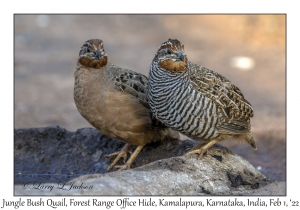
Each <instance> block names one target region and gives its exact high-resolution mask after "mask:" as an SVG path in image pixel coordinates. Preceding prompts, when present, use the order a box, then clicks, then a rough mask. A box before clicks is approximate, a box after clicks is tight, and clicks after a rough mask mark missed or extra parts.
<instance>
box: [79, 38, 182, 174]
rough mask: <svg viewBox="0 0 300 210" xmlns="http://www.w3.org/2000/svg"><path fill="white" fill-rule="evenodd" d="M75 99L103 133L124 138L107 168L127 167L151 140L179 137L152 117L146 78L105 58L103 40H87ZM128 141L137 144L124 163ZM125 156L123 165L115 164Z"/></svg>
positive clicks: (81, 60) (80, 63)
mask: <svg viewBox="0 0 300 210" xmlns="http://www.w3.org/2000/svg"><path fill="white" fill-rule="evenodd" d="M75 70H76V71H75V85H74V100H75V104H76V106H77V109H78V111H79V112H80V114H81V115H82V116H83V117H84V118H85V119H86V120H87V121H88V122H89V123H90V124H91V125H93V126H94V127H95V128H96V129H98V130H99V131H100V132H101V133H103V134H104V135H106V136H108V137H111V138H116V139H119V140H122V141H124V142H126V145H125V147H124V148H123V149H122V150H121V151H119V152H115V153H112V154H109V155H107V156H117V157H116V158H115V160H114V161H113V162H112V163H111V164H110V166H109V167H108V170H109V169H111V168H113V167H116V168H120V169H128V168H130V167H131V165H132V163H133V161H134V160H135V158H136V157H137V155H138V154H139V152H140V151H141V150H142V148H143V147H144V146H145V144H147V143H149V142H153V141H159V140H164V139H178V138H179V134H178V132H175V131H173V130H171V129H169V128H167V127H165V126H164V125H163V124H161V123H160V122H158V121H156V119H155V118H152V116H151V113H150V107H149V104H148V100H147V97H146V90H147V84H148V79H147V77H146V76H144V75H142V74H139V73H136V72H134V71H131V70H128V69H124V68H120V67H117V66H115V65H113V64H111V63H110V62H108V57H107V54H106V53H105V51H104V46H103V42H102V40H99V39H91V40H88V41H86V42H85V43H84V44H83V46H82V47H81V49H80V52H79V57H78V62H77V67H76V69H75ZM131 145H134V146H137V148H136V149H135V151H134V152H133V153H132V155H131V156H130V158H129V159H128V161H127V162H126V163H125V160H126V158H127V153H128V152H129V148H130V146H131ZM122 157H123V158H124V163H125V164H124V165H122V166H119V165H116V164H117V162H118V161H119V160H120V159H121V158H122Z"/></svg>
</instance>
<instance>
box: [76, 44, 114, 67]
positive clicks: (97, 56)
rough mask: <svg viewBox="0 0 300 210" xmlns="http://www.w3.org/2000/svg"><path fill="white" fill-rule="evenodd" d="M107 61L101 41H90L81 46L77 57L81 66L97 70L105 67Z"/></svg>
mask: <svg viewBox="0 0 300 210" xmlns="http://www.w3.org/2000/svg"><path fill="white" fill-rule="evenodd" d="M107 60H108V58H107V55H106V53H105V51H104V44H103V41H102V40H101V39H90V40H87V41H86V42H85V43H84V44H83V45H82V47H81V49H80V52H79V57H78V62H79V63H80V64H81V65H83V66H86V67H90V68H96V69H99V68H101V67H103V66H106V64H107Z"/></svg>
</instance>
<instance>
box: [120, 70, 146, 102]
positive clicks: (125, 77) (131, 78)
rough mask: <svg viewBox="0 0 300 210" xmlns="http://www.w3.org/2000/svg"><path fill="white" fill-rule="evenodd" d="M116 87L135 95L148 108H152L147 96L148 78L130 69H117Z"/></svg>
mask: <svg viewBox="0 0 300 210" xmlns="http://www.w3.org/2000/svg"><path fill="white" fill-rule="evenodd" d="M115 70H116V71H115V75H114V82H115V88H117V89H118V90H120V91H123V92H126V93H128V94H131V95H133V96H135V97H136V98H137V99H138V100H139V101H140V103H141V104H142V105H143V106H145V107H146V108H150V106H149V103H148V99H147V96H146V91H147V85H148V78H147V77H146V76H145V75H143V74H139V73H137V72H134V71H132V70H129V69H121V68H118V69H115Z"/></svg>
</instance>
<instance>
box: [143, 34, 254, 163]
mask: <svg viewBox="0 0 300 210" xmlns="http://www.w3.org/2000/svg"><path fill="white" fill-rule="evenodd" d="M148 99H149V104H150V107H151V111H152V112H153V114H154V115H155V117H156V118H157V119H158V120H160V121H161V122H163V123H164V124H165V125H166V126H168V127H170V128H172V129H174V130H177V131H180V132H181V133H183V134H185V135H187V136H189V137H191V138H192V139H195V140H199V141H200V144H199V145H197V146H196V147H195V148H193V149H192V150H191V151H189V152H188V154H191V153H199V158H201V157H202V155H203V154H204V152H205V151H206V150H207V149H209V148H210V147H211V146H212V145H213V144H215V143H216V142H218V141H222V140H225V139H229V138H233V139H238V140H242V141H246V142H247V143H249V144H250V145H251V146H252V147H253V148H255V149H256V144H255V141H254V139H253V137H252V136H251V134H250V130H251V125H250V118H251V117H253V109H252V106H251V104H250V103H249V102H248V101H247V100H246V99H245V98H244V96H243V94H242V92H241V91H240V90H239V88H238V87H236V86H234V85H233V84H232V83H231V82H230V81H229V80H227V79H226V78H225V77H223V76H222V75H220V74H218V73H216V72H214V71H211V70H209V69H207V68H205V67H202V66H200V65H197V64H194V63H192V62H189V61H188V59H187V56H186V55H185V52H184V46H183V44H182V43H181V42H179V41H178V40H177V39H169V40H168V41H166V42H164V43H163V44H162V45H161V46H160V48H159V50H158V51H157V53H156V55H155V57H154V59H153V61H152V63H151V66H150V72H149V86H148Z"/></svg>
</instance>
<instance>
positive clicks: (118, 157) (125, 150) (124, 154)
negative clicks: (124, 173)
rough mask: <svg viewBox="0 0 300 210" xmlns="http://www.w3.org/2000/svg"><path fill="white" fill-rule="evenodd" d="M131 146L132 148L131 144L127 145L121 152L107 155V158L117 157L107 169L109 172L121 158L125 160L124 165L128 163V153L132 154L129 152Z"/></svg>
mask: <svg viewBox="0 0 300 210" xmlns="http://www.w3.org/2000/svg"><path fill="white" fill-rule="evenodd" d="M130 146H131V145H130V144H126V145H125V146H124V147H123V149H122V150H121V151H119V152H114V153H111V154H107V155H105V157H112V156H117V157H116V158H115V160H114V161H113V162H112V163H111V164H110V165H109V167H108V168H107V170H110V169H112V168H113V167H114V166H115V165H116V164H117V162H118V161H119V160H120V159H121V158H123V160H124V163H125V162H126V159H127V153H128V152H130V151H129V148H130ZM130 153H131V152H130Z"/></svg>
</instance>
